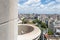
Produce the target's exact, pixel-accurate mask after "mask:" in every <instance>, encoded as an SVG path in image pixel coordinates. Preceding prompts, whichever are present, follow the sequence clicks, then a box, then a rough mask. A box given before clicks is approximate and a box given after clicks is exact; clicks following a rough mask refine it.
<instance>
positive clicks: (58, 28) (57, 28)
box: [53, 21, 60, 35]
mask: <svg viewBox="0 0 60 40" xmlns="http://www.w3.org/2000/svg"><path fill="white" fill-rule="evenodd" d="M53 27H54V32H55V34H59V35H60V21H56V22H54V26H53Z"/></svg>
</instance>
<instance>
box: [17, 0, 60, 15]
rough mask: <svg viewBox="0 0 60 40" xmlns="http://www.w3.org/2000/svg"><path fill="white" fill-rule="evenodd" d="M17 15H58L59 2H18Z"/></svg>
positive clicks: (49, 0) (58, 0)
mask: <svg viewBox="0 0 60 40" xmlns="http://www.w3.org/2000/svg"><path fill="white" fill-rule="evenodd" d="M18 10H19V13H38V14H56V13H57V14H60V0H19V2H18Z"/></svg>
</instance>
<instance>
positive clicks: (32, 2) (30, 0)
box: [24, 0, 40, 5]
mask: <svg viewBox="0 0 60 40" xmlns="http://www.w3.org/2000/svg"><path fill="white" fill-rule="evenodd" d="M38 2H40V0H28V1H27V2H25V3H24V5H31V4H35V3H38Z"/></svg>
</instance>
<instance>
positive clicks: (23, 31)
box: [18, 24, 41, 40]
mask: <svg viewBox="0 0 60 40" xmlns="http://www.w3.org/2000/svg"><path fill="white" fill-rule="evenodd" d="M40 34H41V30H40V29H39V28H38V27H37V26H34V25H31V24H18V40H33V39H36V38H38V37H39V36H40Z"/></svg>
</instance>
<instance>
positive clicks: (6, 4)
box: [0, 0, 18, 40]
mask: <svg viewBox="0 0 60 40" xmlns="http://www.w3.org/2000/svg"><path fill="white" fill-rule="evenodd" d="M17 18H18V10H17V0H0V40H17V33H18V30H17V27H18V25H17Z"/></svg>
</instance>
